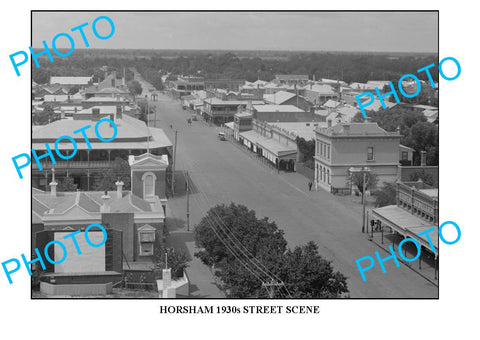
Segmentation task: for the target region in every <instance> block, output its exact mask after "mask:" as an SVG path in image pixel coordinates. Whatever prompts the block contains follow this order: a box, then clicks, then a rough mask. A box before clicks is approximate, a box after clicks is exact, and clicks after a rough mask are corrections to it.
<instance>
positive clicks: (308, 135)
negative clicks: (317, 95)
mask: <svg viewBox="0 0 480 340" xmlns="http://www.w3.org/2000/svg"><path fill="white" fill-rule="evenodd" d="M268 124H269V125H272V126H276V127H278V128H280V129H281V130H283V131H285V132H287V133H290V134H292V135H295V136H298V137H302V138H303V139H305V140H311V139H315V129H316V128H317V127H327V123H326V122H285V123H284V122H275V123H268Z"/></svg>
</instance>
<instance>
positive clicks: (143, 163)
mask: <svg viewBox="0 0 480 340" xmlns="http://www.w3.org/2000/svg"><path fill="white" fill-rule="evenodd" d="M128 163H129V164H130V167H131V168H132V170H134V169H135V168H142V169H143V168H145V167H148V168H153V169H157V170H159V169H163V168H166V167H167V166H168V157H167V155H162V156H156V155H152V154H151V153H144V154H143V155H139V156H133V155H131V156H129V157H128Z"/></svg>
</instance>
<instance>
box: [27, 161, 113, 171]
mask: <svg viewBox="0 0 480 340" xmlns="http://www.w3.org/2000/svg"><path fill="white" fill-rule="evenodd" d="M112 163H113V161H90V162H88V161H68V162H66V161H62V162H58V161H57V163H56V164H55V165H54V164H53V163H52V162H43V161H40V164H41V165H42V168H43V169H51V168H52V167H55V169H109V168H111V167H112ZM32 169H33V170H39V168H38V165H37V163H36V162H33V163H32Z"/></svg>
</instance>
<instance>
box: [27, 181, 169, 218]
mask: <svg viewBox="0 0 480 340" xmlns="http://www.w3.org/2000/svg"><path fill="white" fill-rule="evenodd" d="M107 194H108V196H109V198H108V199H106V200H105V199H104V198H103V197H104V195H105V192H103V191H76V192H58V193H57V196H52V195H51V193H50V192H41V191H39V190H34V189H32V216H34V215H35V217H36V220H37V223H43V221H44V218H46V219H47V220H57V221H58V220H61V219H62V218H64V219H65V220H68V221H71V220H75V219H78V220H79V221H81V220H91V219H95V218H99V217H100V213H101V207H102V205H103V204H107V205H108V206H109V208H110V209H109V212H110V213H114V212H133V213H137V214H142V213H145V214H151V213H155V214H158V217H159V218H163V217H164V214H163V209H162V208H161V206H157V205H155V204H154V203H151V202H148V201H145V200H144V199H142V198H140V197H138V196H136V195H134V194H133V193H132V192H130V191H124V192H123V195H122V197H117V192H116V191H110V192H107Z"/></svg>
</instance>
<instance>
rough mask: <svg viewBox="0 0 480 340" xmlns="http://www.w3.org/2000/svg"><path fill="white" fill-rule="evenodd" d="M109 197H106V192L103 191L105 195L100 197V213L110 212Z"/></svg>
mask: <svg viewBox="0 0 480 340" xmlns="http://www.w3.org/2000/svg"><path fill="white" fill-rule="evenodd" d="M110 198H111V197H110V196H109V195H108V191H106V190H105V193H104V194H103V195H102V200H103V205H102V206H101V207H100V212H101V213H108V212H110V205H109V204H108V200H109V199H110Z"/></svg>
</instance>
